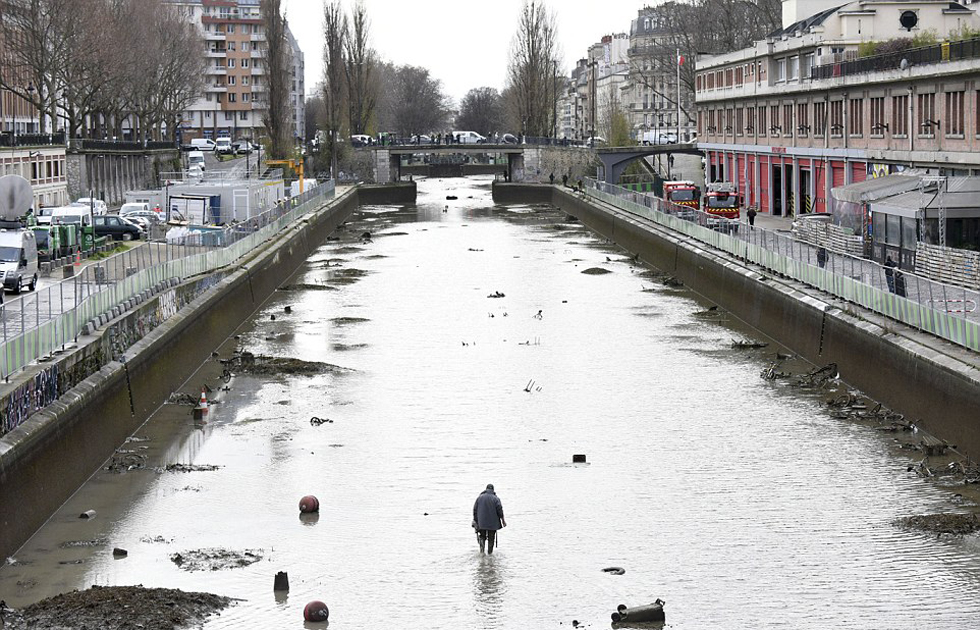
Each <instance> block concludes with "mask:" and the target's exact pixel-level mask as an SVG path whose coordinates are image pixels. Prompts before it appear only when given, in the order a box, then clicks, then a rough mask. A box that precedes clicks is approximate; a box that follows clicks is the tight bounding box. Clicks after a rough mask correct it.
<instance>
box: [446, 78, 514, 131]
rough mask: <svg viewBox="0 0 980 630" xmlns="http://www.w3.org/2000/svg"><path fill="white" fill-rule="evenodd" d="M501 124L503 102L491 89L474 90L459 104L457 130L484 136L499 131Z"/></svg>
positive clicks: (498, 94)
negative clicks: (465, 130)
mask: <svg viewBox="0 0 980 630" xmlns="http://www.w3.org/2000/svg"><path fill="white" fill-rule="evenodd" d="M502 122H503V102H502V100H501V97H500V93H499V92H497V90H495V89H494V88H491V87H480V88H474V89H472V90H470V91H469V92H467V93H466V96H464V97H463V100H462V102H461V103H460V104H459V115H458V116H457V117H456V127H457V128H458V129H471V130H473V131H476V132H477V133H480V134H482V135H484V136H488V137H489V136H490V135H491V134H493V133H494V132H496V131H500V129H501V125H502Z"/></svg>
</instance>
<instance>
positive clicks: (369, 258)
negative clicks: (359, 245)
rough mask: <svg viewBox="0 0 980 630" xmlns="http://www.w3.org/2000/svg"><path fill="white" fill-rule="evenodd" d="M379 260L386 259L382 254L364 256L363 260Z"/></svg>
mask: <svg viewBox="0 0 980 630" xmlns="http://www.w3.org/2000/svg"><path fill="white" fill-rule="evenodd" d="M381 258H387V256H385V255H384V254H371V255H370V256H364V260H379V259H381Z"/></svg>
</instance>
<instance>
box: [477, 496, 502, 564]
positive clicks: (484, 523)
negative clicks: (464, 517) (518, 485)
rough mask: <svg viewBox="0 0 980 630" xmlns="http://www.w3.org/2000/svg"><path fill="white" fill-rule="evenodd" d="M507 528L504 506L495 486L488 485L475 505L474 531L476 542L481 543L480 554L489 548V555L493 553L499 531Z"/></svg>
mask: <svg viewBox="0 0 980 630" xmlns="http://www.w3.org/2000/svg"><path fill="white" fill-rule="evenodd" d="M504 527H507V521H506V520H505V519H504V506H503V504H502V503H501V502H500V498H499V497H498V496H497V493H496V492H494V490H493V484H492V483H488V484H487V489H486V490H484V491H483V492H481V493H480V496H478V497H477V498H476V502H475V503H474V504H473V529H475V530H476V540H477V542H478V543H480V553H483V548H484V546H487V543H489V545H488V546H487V553H493V548H494V546H495V545H496V542H497V531H499V530H500V529H502V528H504Z"/></svg>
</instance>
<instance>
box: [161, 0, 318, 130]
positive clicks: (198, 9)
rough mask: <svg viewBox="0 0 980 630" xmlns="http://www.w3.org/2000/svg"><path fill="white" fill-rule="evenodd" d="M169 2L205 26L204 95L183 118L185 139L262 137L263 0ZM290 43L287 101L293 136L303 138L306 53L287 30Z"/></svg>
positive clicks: (264, 82)
mask: <svg viewBox="0 0 980 630" xmlns="http://www.w3.org/2000/svg"><path fill="white" fill-rule="evenodd" d="M168 1H169V2H170V3H171V4H174V5H176V6H177V7H178V8H179V10H180V11H181V12H182V13H183V15H185V16H186V17H187V19H188V20H190V21H192V22H193V23H195V24H197V25H198V26H199V27H200V28H201V33H202V35H203V37H204V41H205V49H204V55H205V56H206V57H207V70H206V74H207V76H206V79H207V83H206V87H205V91H204V96H203V98H201V99H198V100H197V101H196V102H195V103H194V104H193V105H191V106H190V107H189V108H188V110H187V112H186V114H185V116H184V119H183V121H182V123H181V138H182V141H183V142H187V141H188V140H190V139H191V138H217V137H222V136H229V137H232V138H234V139H238V138H243V139H253V140H254V139H258V138H259V137H260V136H261V135H262V133H263V128H264V124H263V121H262V118H263V115H264V114H265V111H266V109H267V107H268V75H267V69H266V67H265V60H264V59H263V55H264V48H265V45H266V44H265V28H264V27H263V25H262V16H261V10H260V3H261V0H168ZM287 29H288V26H287ZM287 42H288V43H289V46H290V48H292V53H293V63H292V67H291V70H290V75H291V76H290V84H291V85H292V92H291V94H290V97H289V102H290V104H291V106H292V108H293V116H292V118H293V120H294V122H295V124H296V125H297V126H296V130H295V133H294V135H295V136H298V137H301V136H302V129H303V116H304V113H303V109H304V107H305V100H304V99H305V87H304V81H303V70H304V62H303V53H302V51H301V50H300V49H299V45H298V43H297V42H296V39H295V38H294V37H293V35H292V33H288V37H287Z"/></svg>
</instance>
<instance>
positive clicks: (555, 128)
mask: <svg viewBox="0 0 980 630" xmlns="http://www.w3.org/2000/svg"><path fill="white" fill-rule="evenodd" d="M552 63H553V64H554V75H553V76H552V89H551V92H552V96H554V107H553V109H552V112H551V122H552V125H551V137H552V138H554V139H555V140H557V139H558V60H557V59H554V60H553V61H552Z"/></svg>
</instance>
